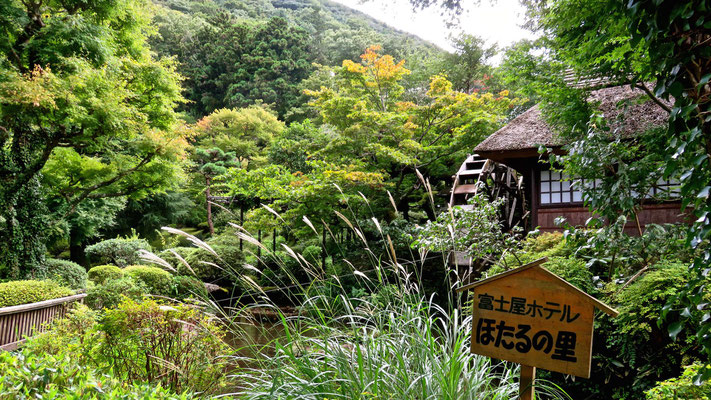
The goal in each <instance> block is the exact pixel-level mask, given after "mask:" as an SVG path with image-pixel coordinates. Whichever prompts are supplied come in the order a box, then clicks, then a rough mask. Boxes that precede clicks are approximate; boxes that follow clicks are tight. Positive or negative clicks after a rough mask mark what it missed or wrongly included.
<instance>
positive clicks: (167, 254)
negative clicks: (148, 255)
mask: <svg viewBox="0 0 711 400" xmlns="http://www.w3.org/2000/svg"><path fill="white" fill-rule="evenodd" d="M171 250H172V251H171ZM196 250H197V248H195V247H173V248H172V249H168V250H163V251H161V252H160V253H158V254H157V256H158V257H160V258H162V259H163V260H165V261H166V262H167V263H168V264H170V265H171V266H173V268H175V270H176V271H178V275H189V276H195V274H193V272H192V271H190V270H189V269H188V268H187V267H186V266H185V264H183V263H182V262H181V261H180V260H179V259H178V257H176V256H175V254H173V251H174V252H176V253H178V255H179V256H180V257H182V258H183V260H185V259H186V258H188V257H189V256H190V255H191V254H192V253H194V252H195V251H196ZM191 268H192V266H191Z"/></svg>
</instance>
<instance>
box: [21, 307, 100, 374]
mask: <svg viewBox="0 0 711 400" xmlns="http://www.w3.org/2000/svg"><path fill="white" fill-rule="evenodd" d="M97 318H98V313H97V312H96V311H94V310H92V309H90V308H89V307H88V306H86V305H84V304H81V303H74V307H72V308H71V310H69V312H67V314H66V315H65V316H64V318H59V319H55V320H54V321H52V323H51V324H50V325H49V326H48V329H47V330H46V331H45V332H42V333H40V334H38V335H34V336H32V337H30V338H28V340H27V342H25V344H24V345H23V346H22V349H23V351H26V352H31V353H34V354H52V355H55V356H60V355H62V354H67V355H70V356H71V357H72V359H74V360H76V361H80V362H83V363H86V362H87V361H88V360H89V359H91V358H92V357H93V356H94V354H92V353H93V352H92V348H93V347H94V344H95V343H96V342H97V340H98V339H100V338H99V333H98V332H97V331H96V329H95V328H96V325H97Z"/></svg>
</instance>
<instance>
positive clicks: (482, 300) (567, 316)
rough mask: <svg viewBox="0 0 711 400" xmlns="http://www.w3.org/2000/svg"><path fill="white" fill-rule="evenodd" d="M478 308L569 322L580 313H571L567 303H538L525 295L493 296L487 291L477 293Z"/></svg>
mask: <svg viewBox="0 0 711 400" xmlns="http://www.w3.org/2000/svg"><path fill="white" fill-rule="evenodd" d="M479 309H481V310H489V311H499V312H504V313H509V314H518V315H528V316H530V317H532V318H537V317H540V318H544V319H551V318H555V319H558V320H559V321H561V322H567V323H571V322H573V321H575V320H576V319H578V317H580V313H575V314H573V311H572V309H571V307H570V305H568V304H563V305H562V308H561V304H560V303H553V302H550V301H547V302H545V304H538V303H537V302H536V300H535V299H534V300H532V301H531V302H528V301H527V300H526V298H525V297H514V296H512V297H510V298H508V299H507V298H505V297H504V296H503V295H502V296H499V298H495V297H494V296H491V295H489V294H487V293H482V294H480V295H479Z"/></svg>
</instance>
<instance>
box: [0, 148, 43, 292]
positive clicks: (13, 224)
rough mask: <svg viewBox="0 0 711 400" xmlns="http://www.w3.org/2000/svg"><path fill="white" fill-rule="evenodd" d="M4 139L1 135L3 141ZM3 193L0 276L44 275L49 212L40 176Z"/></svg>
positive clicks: (0, 193)
mask: <svg viewBox="0 0 711 400" xmlns="http://www.w3.org/2000/svg"><path fill="white" fill-rule="evenodd" d="M3 142H4V140H3V138H2V137H0V144H2V143H3ZM15 151H18V152H19V151H20V150H19V149H17V150H15ZM23 151H30V150H29V149H26V150H23ZM2 157H3V156H2V154H0V171H1V170H2V169H4V167H3V165H1V163H3V162H4V161H3V159H2ZM0 195H2V196H3V197H1V198H0V241H1V242H2V243H4V245H3V246H2V248H0V278H5V279H7V278H10V279H20V278H24V277H25V276H26V275H30V276H31V275H33V274H37V275H42V273H43V272H44V271H43V261H44V253H45V242H44V240H45V237H46V234H47V230H46V228H47V227H46V221H45V217H46V216H47V214H48V212H47V208H46V206H45V205H44V203H43V202H42V201H41V198H40V184H39V179H38V178H37V177H33V178H31V179H29V181H28V182H27V183H26V184H25V185H24V187H22V188H20V189H19V190H18V191H16V192H8V193H4V191H2V189H0ZM4 196H7V198H5V197H4Z"/></svg>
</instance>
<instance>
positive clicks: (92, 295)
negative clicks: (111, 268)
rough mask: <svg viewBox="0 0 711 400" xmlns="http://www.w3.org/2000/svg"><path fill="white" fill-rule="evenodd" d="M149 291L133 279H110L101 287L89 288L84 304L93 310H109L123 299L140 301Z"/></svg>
mask: <svg viewBox="0 0 711 400" xmlns="http://www.w3.org/2000/svg"><path fill="white" fill-rule="evenodd" d="M148 293H149V289H148V287H147V286H146V285H145V284H144V283H143V282H139V281H135V280H134V279H133V278H130V277H125V278H119V279H111V280H108V281H106V282H105V283H104V284H103V285H96V286H94V287H90V288H89V290H88V291H87V295H86V298H85V300H86V304H87V305H88V306H89V307H91V308H93V309H94V310H102V309H111V308H115V307H117V306H118V305H119V304H120V303H121V302H122V301H123V300H124V299H125V298H129V299H132V300H136V301H138V300H141V299H142V298H143V295H144V294H148Z"/></svg>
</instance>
